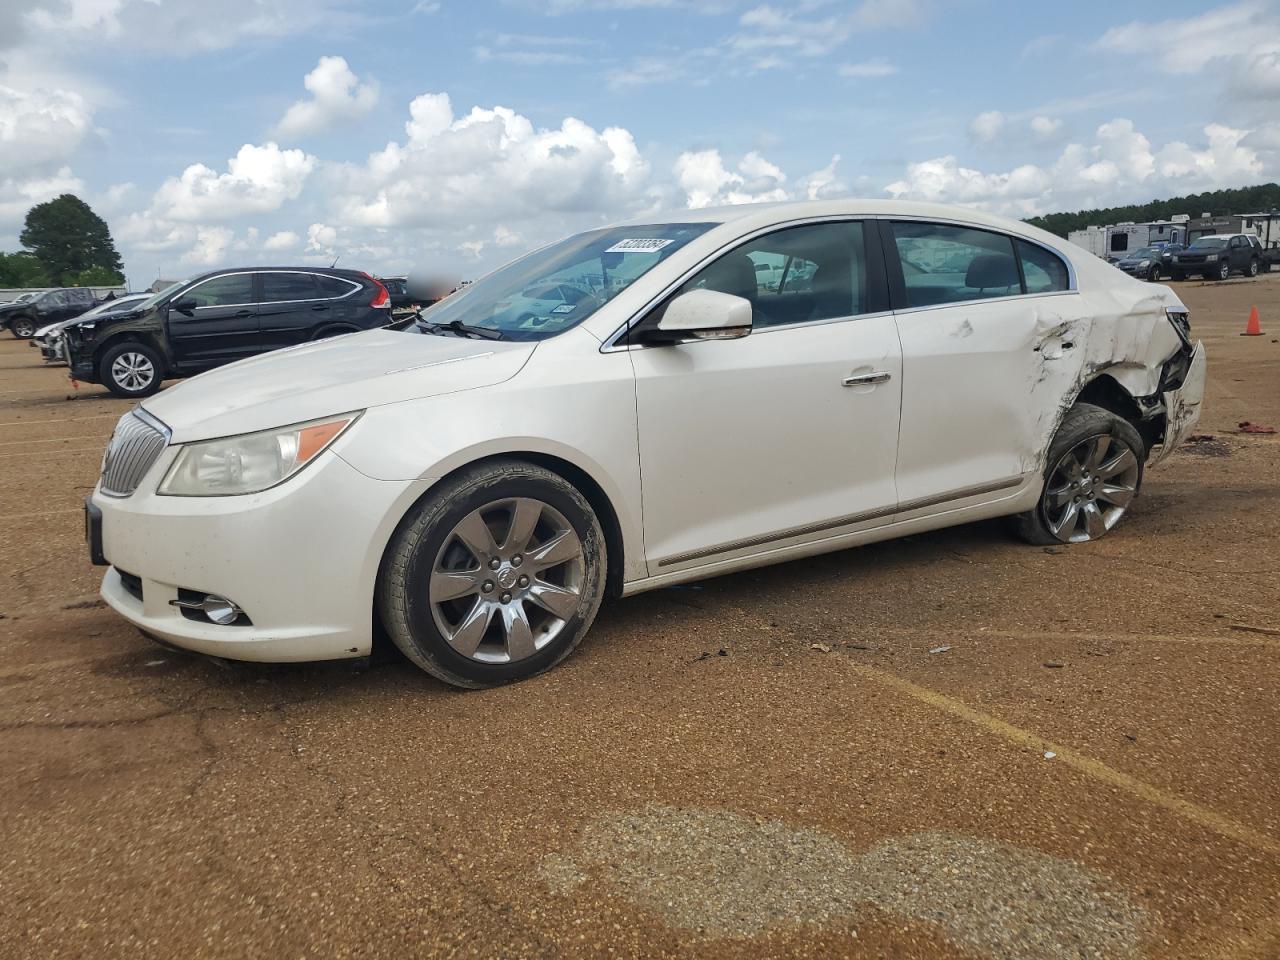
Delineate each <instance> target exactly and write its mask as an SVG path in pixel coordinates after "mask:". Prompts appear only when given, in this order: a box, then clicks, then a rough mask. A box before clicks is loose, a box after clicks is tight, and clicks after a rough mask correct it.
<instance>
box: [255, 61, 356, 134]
mask: <svg viewBox="0 0 1280 960" xmlns="http://www.w3.org/2000/svg"><path fill="white" fill-rule="evenodd" d="M302 85H303V86H304V87H306V89H307V91H308V92H309V93H310V94H311V96H310V97H308V98H304V99H302V100H298V101H296V102H295V103H294V104H293V105H292V106H290V107H289V109H288V110H286V111H285V114H284V117H282V118H281V120H280V123H279V124H277V125H276V131H277V132H278V133H279V134H280V136H282V137H290V138H292V137H305V136H308V135H310V134H314V133H320V132H323V131H325V130H328V129H329V128H331V127H333V126H335V125H337V124H339V123H342V122H345V121H351V120H357V119H359V118H360V117H363V116H364V115H365V114H367V113H368V112H369V111H370V110H372V109H373V108H374V107H375V106H376V105H377V103H378V83H377V81H376V80H373V79H367V80H365V82H363V83H361V82H360V81H359V79H357V77H356V75H355V74H354V73H353V72H352V71H351V67H350V66H348V65H347V61H346V59H345V58H343V57H321V58H320V60H319V62H318V63H317V64H316V66H315V69H314V70H312V71H311V72H310V73H308V74H307V75H306V76H305V77H303V79H302Z"/></svg>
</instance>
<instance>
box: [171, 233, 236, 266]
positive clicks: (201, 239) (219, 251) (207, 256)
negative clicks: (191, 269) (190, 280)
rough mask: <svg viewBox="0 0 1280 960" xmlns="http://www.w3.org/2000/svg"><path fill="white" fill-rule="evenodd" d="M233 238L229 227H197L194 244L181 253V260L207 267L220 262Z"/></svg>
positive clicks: (233, 235) (233, 234)
mask: <svg viewBox="0 0 1280 960" xmlns="http://www.w3.org/2000/svg"><path fill="white" fill-rule="evenodd" d="M234 238H235V231H233V230H231V229H230V228H229V227H198V228H197V229H196V238H195V244H194V246H192V247H191V249H190V250H188V251H187V252H186V253H184V254H183V255H182V262H183V263H189V264H192V265H193V266H199V267H207V266H213V265H214V264H217V263H220V262H221V261H222V258H223V256H224V255H225V254H226V252H227V248H228V247H230V246H231V241H232V240H233V239H234Z"/></svg>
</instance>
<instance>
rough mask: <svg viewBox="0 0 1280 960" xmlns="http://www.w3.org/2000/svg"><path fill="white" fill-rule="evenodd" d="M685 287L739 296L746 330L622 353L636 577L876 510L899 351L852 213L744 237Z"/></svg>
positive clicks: (861, 522)
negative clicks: (630, 427)
mask: <svg viewBox="0 0 1280 960" xmlns="http://www.w3.org/2000/svg"><path fill="white" fill-rule="evenodd" d="M869 254H870V255H869ZM760 264H766V265H768V267H769V269H768V270H767V271H757V269H756V267H757V266H759V265H760ZM774 266H780V268H781V269H780V270H777V271H775V270H773V267H774ZM775 272H776V273H777V274H778V276H779V280H778V281H777V282H776V283H775V282H772V281H770V282H768V283H762V282H761V281H760V280H759V279H758V276H759V275H762V274H767V275H769V276H772V275H773V273H775ZM698 288H703V289H712V290H719V291H721V292H724V293H730V294H734V295H736V296H742V297H746V298H747V299H749V300H751V302H752V322H753V329H752V332H751V334H750V335H749V336H747V337H745V338H742V339H738V340H705V341H698V342H693V343H685V344H677V345H667V346H657V345H655V346H644V347H634V348H633V349H632V352H631V356H632V359H633V364H634V368H635V375H636V405H637V412H638V422H639V433H640V438H639V439H640V443H639V445H640V467H641V481H642V484H643V507H644V540H645V553H646V556H647V559H648V563H649V574H650V575H651V576H656V575H659V574H662V573H667V572H670V571H673V570H679V569H681V568H684V567H690V566H697V565H700V564H711V563H715V562H717V561H721V560H731V559H733V558H735V557H741V556H746V555H751V554H755V553H760V552H764V551H767V550H769V549H771V548H777V547H786V546H790V545H795V544H799V543H803V542H805V541H809V540H817V539H822V538H824V537H830V536H835V535H838V534H841V533H848V532H853V531H855V530H857V529H859V528H860V527H864V526H867V525H874V524H878V523H884V522H887V521H888V519H889V517H891V515H892V514H893V511H894V507H895V505H896V494H895V489H894V479H893V474H894V462H895V458H896V455H897V443H898V414H899V406H900V402H899V389H900V378H901V359H900V350H899V346H898V335H897V331H896V330H895V328H894V322H893V317H892V316H891V315H890V314H888V313H887V312H885V311H884V306H885V302H886V301H885V292H884V286H883V263H882V261H881V260H880V253H879V250H878V249H876V248H875V247H874V245H868V244H867V243H866V237H865V235H864V228H863V225H862V224H861V223H850V222H826V223H816V224H811V225H807V226H798V227H791V228H787V229H785V230H779V231H775V232H773V233H770V234H766V235H764V236H762V237H759V238H757V239H754V240H750V241H747V242H746V243H745V244H743V245H741V246H739V247H737V248H735V249H734V250H732V251H731V252H729V253H727V254H724V255H723V256H721V257H720V258H718V259H717V260H715V261H713V262H712V263H711V264H710V265H708V266H707V267H706V268H704V269H703V270H702V271H700V272H699V273H698V274H696V275H695V276H693V278H692V279H690V280H689V281H688V282H687V283H685V284H684V285H683V286H682V287H681V289H680V291H678V292H677V295H678V293H679V292H685V291H688V290H691V289H698Z"/></svg>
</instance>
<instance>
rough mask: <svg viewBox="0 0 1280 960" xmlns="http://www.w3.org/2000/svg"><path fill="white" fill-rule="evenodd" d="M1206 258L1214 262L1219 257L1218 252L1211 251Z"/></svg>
mask: <svg viewBox="0 0 1280 960" xmlns="http://www.w3.org/2000/svg"><path fill="white" fill-rule="evenodd" d="M1205 259H1206V260H1208V261H1209V262H1210V263H1213V261H1215V260H1217V259H1218V255H1217V254H1216V253H1211V254H1209V255H1208V256H1207V257H1205Z"/></svg>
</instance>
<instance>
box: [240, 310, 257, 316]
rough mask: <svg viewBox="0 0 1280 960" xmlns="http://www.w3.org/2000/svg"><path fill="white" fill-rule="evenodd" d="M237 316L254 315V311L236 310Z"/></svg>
mask: <svg viewBox="0 0 1280 960" xmlns="http://www.w3.org/2000/svg"><path fill="white" fill-rule="evenodd" d="M236 316H237V317H252V316H253V311H252V310H237V311H236Z"/></svg>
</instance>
